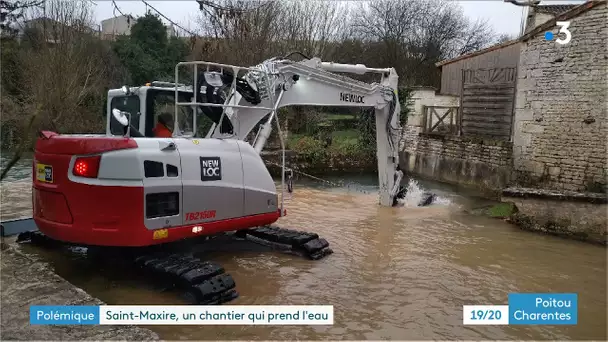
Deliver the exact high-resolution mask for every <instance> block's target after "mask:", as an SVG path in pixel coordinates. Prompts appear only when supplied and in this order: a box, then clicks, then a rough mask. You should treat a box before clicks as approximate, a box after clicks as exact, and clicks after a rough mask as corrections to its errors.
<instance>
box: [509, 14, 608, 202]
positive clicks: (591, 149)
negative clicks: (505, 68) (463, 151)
mask: <svg viewBox="0 0 608 342" xmlns="http://www.w3.org/2000/svg"><path fill="white" fill-rule="evenodd" d="M607 18H608V10H607V8H606V4H605V3H604V4H601V5H598V6H596V7H593V8H591V9H590V10H588V11H587V12H584V13H582V14H580V15H579V16H577V17H574V18H571V19H568V20H569V21H570V27H569V30H570V31H571V32H572V40H571V41H570V43H568V44H567V45H559V44H557V43H555V42H554V41H546V40H545V37H544V31H543V32H542V33H538V34H537V35H535V36H533V37H531V39H529V40H528V41H525V42H523V43H522V50H521V60H520V65H519V71H518V82H517V96H516V105H515V107H516V109H515V121H514V123H515V126H514V134H513V150H514V151H513V153H514V155H513V164H514V165H513V166H514V170H515V171H516V172H515V174H514V176H515V180H516V182H517V184H520V185H526V186H533V187H542V188H549V189H559V190H572V191H601V190H602V188H604V187H605V186H606V177H607V170H606V162H607V160H606V143H607V140H606V136H607V135H608V122H607V120H606V115H607V112H606V105H607V101H608V95H607V93H608V88H607V75H608V50H607V49H606V39H607V38H606V37H608V19H607ZM558 30H559V28H558V27H554V28H553V33H554V34H555V36H556V37H557V36H558Z"/></svg>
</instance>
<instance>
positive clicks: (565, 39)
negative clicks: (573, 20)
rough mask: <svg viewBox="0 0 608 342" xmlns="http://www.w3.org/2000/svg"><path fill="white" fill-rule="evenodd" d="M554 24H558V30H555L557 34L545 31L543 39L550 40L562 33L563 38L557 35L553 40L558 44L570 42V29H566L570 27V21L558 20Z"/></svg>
mask: <svg viewBox="0 0 608 342" xmlns="http://www.w3.org/2000/svg"><path fill="white" fill-rule="evenodd" d="M555 25H557V26H559V31H558V32H557V33H558V34H557V35H555V34H553V32H551V31H547V32H545V40H546V41H550V40H553V39H554V38H555V37H556V36H559V35H560V34H563V35H564V36H563V38H562V37H559V38H557V39H556V40H555V42H556V43H557V44H560V45H566V44H568V43H570V41H571V40H572V33H571V32H570V30H568V28H569V27H570V22H569V21H558V22H556V23H555Z"/></svg>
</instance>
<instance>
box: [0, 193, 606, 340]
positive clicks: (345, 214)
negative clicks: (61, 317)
mask: <svg viewBox="0 0 608 342" xmlns="http://www.w3.org/2000/svg"><path fill="white" fill-rule="evenodd" d="M30 187H31V184H30V183H29V181H22V182H14V183H10V184H6V183H3V186H2V215H3V216H2V218H3V219H7V218H8V217H19V216H20V215H23V214H24V213H27V215H30V214H31V207H30V206H31V192H30ZM414 193H415V191H412V192H411V194H412V195H413V194H414ZM446 199H447V197H446ZM285 202H286V208H287V213H288V216H286V217H283V218H281V219H280V220H279V222H278V224H279V225H280V226H283V227H288V228H293V229H301V230H307V231H311V232H316V233H318V234H319V235H320V236H322V237H324V238H326V239H327V240H328V241H329V242H330V244H331V247H332V249H334V251H335V253H334V254H333V255H331V256H329V257H328V258H325V259H323V260H320V261H317V262H311V261H308V260H303V259H301V258H298V257H294V256H289V255H283V254H280V253H275V252H269V251H257V250H255V249H247V250H235V249H234V248H233V249H232V250H231V251H230V252H213V253H210V254H207V255H205V257H206V258H208V259H211V260H215V261H217V262H219V263H220V264H222V266H224V267H225V268H226V270H227V271H228V272H229V273H230V274H232V275H233V277H234V278H235V281H236V283H237V286H238V291H239V293H240V294H241V296H240V297H239V298H238V299H237V300H235V301H234V304H237V305H239V304H242V305H253V304H307V305H316V304H331V305H334V310H335V311H334V313H335V324H334V325H333V326H330V327H320V326H312V327H310V326H295V327H280V326H256V327H247V326H245V327H221V326H220V327H214V326H206V327H193V326H168V327H154V328H153V329H155V330H156V331H158V332H159V333H160V334H161V336H162V337H163V338H165V339H171V340H173V339H196V340H201V339H202V340H220V339H226V340H233V339H260V340H267V339H289V340H294V339H300V340H304V339H351V340H359V339H374V340H378V339H398V340H404V339H449V340H454V339H460V340H462V339H466V340H472V339H475V340H478V339H484V340H486V339H488V340H489V339H505V340H510V339H520V340H521V339H525V340H529V339H537V340H538V339H556V340H572V339H575V340H581V339H595V340H606V312H605V308H606V298H605V296H598V294H605V293H606V283H605V279H606V260H605V249H603V248H596V247H595V246H589V245H586V244H582V243H578V242H573V241H567V240H562V239H558V238H553V237H546V236H541V235H536V234H530V233H526V232H523V231H520V230H517V229H514V228H513V227H512V226H510V225H508V224H506V223H504V222H502V221H498V220H492V219H485V218H480V217H473V216H470V215H466V214H463V213H460V212H459V210H458V208H457V207H456V203H452V202H451V200H446V201H445V202H444V203H440V204H439V205H433V206H430V207H425V208H418V207H407V206H406V207H401V208H381V207H378V206H377V196H376V194H373V193H370V194H362V193H354V192H343V191H339V190H334V191H327V190H324V189H320V188H306V187H302V186H300V187H298V188H297V189H296V191H295V192H294V193H292V194H289V198H286V201H285ZM28 251H29V252H32V253H43V252H37V250H36V249H35V248H34V249H28ZM44 253H46V254H41V255H44V257H45V258H47V259H48V260H50V262H51V263H53V265H54V266H55V268H56V269H57V270H58V272H59V273H60V275H62V276H64V277H65V278H67V279H68V280H70V281H71V282H72V283H74V284H75V285H77V286H80V287H82V288H84V289H85V290H87V291H88V292H90V293H91V294H92V295H94V296H97V297H99V298H101V299H102V300H104V301H106V302H108V303H110V304H150V303H155V304H179V303H180V301H179V299H178V297H177V296H176V295H175V294H172V293H158V292H155V291H152V290H148V289H145V287H144V285H145V284H144V283H145V281H144V282H141V281H140V282H137V281H135V280H131V279H130V275H129V274H122V275H121V274H118V273H116V271H114V270H112V269H103V270H100V269H99V268H95V266H94V265H92V266H91V267H90V268H87V267H85V266H83V265H84V264H83V263H82V261H77V260H70V259H68V258H67V257H66V256H65V255H57V254H53V253H52V252H48V253H47V252H44ZM511 292H577V293H578V294H579V301H580V303H579V316H580V317H581V319H580V320H579V325H577V326H573V327H538V326H530V327H520V326H495V327H485V326H481V327H479V326H473V327H464V326H462V305H466V304H505V303H506V300H507V295H508V293H511Z"/></svg>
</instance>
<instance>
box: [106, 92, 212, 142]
mask: <svg viewBox="0 0 608 342" xmlns="http://www.w3.org/2000/svg"><path fill="white" fill-rule="evenodd" d="M191 99H192V91H187V90H182V91H178V100H179V101H180V102H188V101H190V100H191ZM175 102H176V101H175V88H174V87H173V88H169V87H163V86H157V85H153V84H146V85H145V86H142V87H127V86H124V87H122V88H121V89H112V90H110V91H109V92H108V106H107V126H106V135H108V136H130V137H148V138H154V137H156V135H155V133H154V132H155V127H158V126H159V121H160V123H161V124H163V126H165V127H166V128H167V129H169V131H171V132H172V133H175V135H189V134H191V133H192V132H193V131H194V130H193V123H194V120H193V116H194V115H200V114H202V112H201V111H200V110H199V109H196V107H194V106H193V107H184V106H180V107H178V108H177V110H178V113H177V115H178V120H176V118H175V114H176V110H175V109H176V107H175ZM176 122H177V123H178V125H175V123H176ZM167 126H172V127H167Z"/></svg>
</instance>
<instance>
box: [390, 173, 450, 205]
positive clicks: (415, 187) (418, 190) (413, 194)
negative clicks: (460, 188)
mask: <svg viewBox="0 0 608 342" xmlns="http://www.w3.org/2000/svg"><path fill="white" fill-rule="evenodd" d="M429 193H431V192H429V191H425V189H424V188H422V186H420V184H418V182H417V181H416V180H415V179H410V181H409V183H408V184H407V192H406V194H405V198H403V199H400V200H399V202H400V203H402V204H403V205H404V206H405V207H410V208H411V207H418V204H419V203H420V201H422V199H424V198H426V196H428V194H429ZM450 204H451V201H450V200H449V199H448V198H445V197H440V196H436V197H435V199H434V200H433V203H432V204H431V205H444V206H447V205H450Z"/></svg>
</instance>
